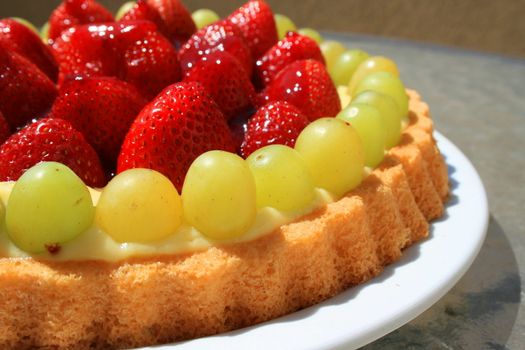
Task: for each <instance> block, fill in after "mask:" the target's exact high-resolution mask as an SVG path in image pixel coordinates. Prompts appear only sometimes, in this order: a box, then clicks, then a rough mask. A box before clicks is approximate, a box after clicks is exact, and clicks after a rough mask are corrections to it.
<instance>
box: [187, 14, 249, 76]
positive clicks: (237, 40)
mask: <svg viewBox="0 0 525 350" xmlns="http://www.w3.org/2000/svg"><path fill="white" fill-rule="evenodd" d="M215 51H226V52H228V53H230V54H231V55H232V56H234V57H235V58H236V59H237V60H238V61H239V62H240V63H241V64H242V66H243V67H244V69H245V70H246V73H247V74H248V76H251V74H252V69H253V59H252V54H251V53H250V49H249V48H248V46H247V45H246V42H245V41H244V39H243V36H242V34H241V32H240V30H239V28H237V27H236V26H234V25H232V24H230V23H228V22H226V21H219V22H216V23H213V24H210V25H208V26H206V27H204V28H202V29H201V30H199V31H198V32H197V33H195V34H194V35H193V36H192V37H191V38H190V39H189V40H188V41H187V42H186V43H185V44H184V45H183V46H182V48H181V49H180V52H179V60H180V64H181V66H182V71H183V72H185V71H187V70H188V69H190V68H191V67H193V65H194V64H195V62H197V61H199V60H200V59H201V58H202V57H203V56H205V55H207V54H209V53H211V52H215Z"/></svg>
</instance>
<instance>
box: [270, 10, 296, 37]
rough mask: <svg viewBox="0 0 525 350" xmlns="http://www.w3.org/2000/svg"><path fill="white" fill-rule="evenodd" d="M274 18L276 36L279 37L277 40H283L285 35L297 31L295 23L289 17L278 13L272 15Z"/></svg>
mask: <svg viewBox="0 0 525 350" xmlns="http://www.w3.org/2000/svg"><path fill="white" fill-rule="evenodd" d="M274 18H275V25H276V26H277V36H278V37H279V40H281V39H282V38H284V37H285V36H286V33H288V32H295V31H296V30H297V27H296V26H295V23H294V22H293V21H292V20H291V19H290V18H289V17H287V16H285V15H282V14H280V13H276V14H275V15H274Z"/></svg>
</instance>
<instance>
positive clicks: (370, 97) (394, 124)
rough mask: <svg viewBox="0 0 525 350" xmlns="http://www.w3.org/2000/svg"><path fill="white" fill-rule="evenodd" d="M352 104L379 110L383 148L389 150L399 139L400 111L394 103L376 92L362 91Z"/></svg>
mask: <svg viewBox="0 0 525 350" xmlns="http://www.w3.org/2000/svg"><path fill="white" fill-rule="evenodd" d="M352 102H355V103H364V104H367V105H370V106H374V107H375V108H377V109H378V110H379V113H380V114H381V117H382V118H383V124H384V125H385V128H386V138H385V148H387V149H390V148H392V147H394V146H395V145H397V144H398V143H399V140H400V139H401V118H402V115H401V110H400V109H399V106H398V105H397V103H396V101H395V100H394V99H393V98H392V97H390V96H387V95H385V94H382V93H380V92H377V91H371V90H368V91H363V92H361V93H360V94H359V95H357V96H356V97H355V98H354V99H353V100H352Z"/></svg>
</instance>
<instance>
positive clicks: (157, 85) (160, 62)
mask: <svg viewBox="0 0 525 350" xmlns="http://www.w3.org/2000/svg"><path fill="white" fill-rule="evenodd" d="M53 50H54V52H55V57H56V58H57V61H58V62H59V64H60V76H59V81H60V82H62V81H64V80H66V79H68V78H70V77H75V76H77V75H82V76H111V77H117V78H119V79H121V80H124V81H127V82H129V83H131V84H133V85H135V86H136V87H137V88H138V89H139V91H140V92H141V93H142V94H143V95H144V96H145V97H148V98H153V97H155V96H156V95H157V94H158V93H159V92H160V91H161V90H162V89H163V88H165V87H166V86H168V85H170V84H172V83H174V82H176V81H178V80H180V78H181V73H180V66H179V62H178V59H177V52H176V51H175V48H174V47H173V46H172V45H171V44H170V42H169V41H168V40H167V39H166V38H165V37H164V36H162V35H161V34H160V33H159V32H158V31H157V30H156V26H155V24H153V23H151V22H148V21H136V22H118V23H107V24H99V25H87V26H78V27H74V28H71V29H69V30H68V31H66V32H64V33H63V34H62V35H61V37H60V38H58V39H57V40H56V41H55V43H54V44H53Z"/></svg>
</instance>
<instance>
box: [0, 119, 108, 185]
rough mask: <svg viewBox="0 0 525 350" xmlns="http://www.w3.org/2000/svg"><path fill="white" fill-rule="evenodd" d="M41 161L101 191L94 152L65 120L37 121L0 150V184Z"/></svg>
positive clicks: (100, 181) (100, 177)
mask: <svg viewBox="0 0 525 350" xmlns="http://www.w3.org/2000/svg"><path fill="white" fill-rule="evenodd" d="M42 161H55V162H59V163H62V164H65V165H67V166H68V167H69V168H71V170H73V171H74V172H75V173H76V174H77V175H78V176H79V177H80V178H81V179H82V180H83V181H84V182H85V183H86V184H87V185H88V186H94V187H101V186H103V185H104V183H105V179H104V172H103V170H102V166H101V165H100V161H99V159H98V157H97V154H96V152H95V150H93V148H91V146H90V145H89V143H87V141H86V140H85V139H84V137H83V136H82V134H81V133H80V132H78V131H76V130H75V129H74V128H73V127H72V126H71V124H70V123H69V122H68V121H66V120H63V119H53V118H44V119H40V120H37V121H35V122H34V123H32V124H29V125H28V126H26V127H25V128H23V129H22V130H20V131H18V132H17V133H16V134H14V135H12V136H11V137H10V138H9V139H8V140H7V141H6V142H5V143H4V144H3V145H2V146H0V181H15V180H17V179H18V178H19V177H20V176H21V175H22V174H23V173H24V172H25V171H26V170H27V169H29V168H30V167H32V166H33V165H35V164H37V163H39V162H42Z"/></svg>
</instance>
